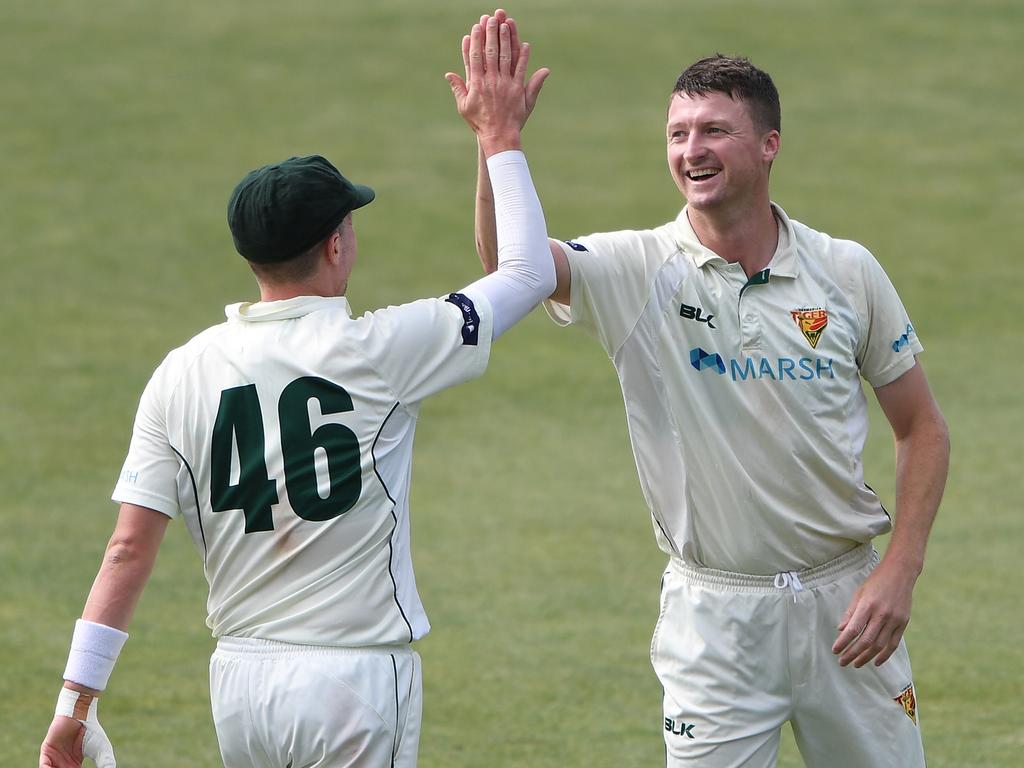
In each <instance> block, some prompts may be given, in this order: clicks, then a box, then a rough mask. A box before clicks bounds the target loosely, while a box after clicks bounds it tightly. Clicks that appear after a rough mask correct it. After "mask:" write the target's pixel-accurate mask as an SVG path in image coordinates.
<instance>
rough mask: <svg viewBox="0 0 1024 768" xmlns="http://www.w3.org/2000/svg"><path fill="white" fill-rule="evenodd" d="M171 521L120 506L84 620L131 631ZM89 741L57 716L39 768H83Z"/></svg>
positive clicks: (78, 687)
mask: <svg viewBox="0 0 1024 768" xmlns="http://www.w3.org/2000/svg"><path fill="white" fill-rule="evenodd" d="M169 520H170V518H168V517H167V515H164V514H161V513H160V512H157V511H155V510H152V509H147V508H146V507H139V506H136V505H134V504H122V505H121V510H120V512H119V513H118V517H117V524H116V525H115V527H114V533H113V535H112V536H111V537H110V541H109V542H108V543H107V549H106V552H105V553H104V555H103V561H102V563H101V564H100V569H99V572H98V573H97V574H96V580H95V581H94V582H93V585H92V589H91V590H90V591H89V597H88V599H87V600H86V602H85V609H84V610H83V611H82V618H83V619H85V620H86V621H91V622H94V623H96V624H103V625H105V626H107V627H113V628H115V629H120V630H124V629H126V628H127V626H128V623H129V621H130V620H131V617H132V614H133V613H134V612H135V606H136V605H137V604H138V602H139V597H140V596H141V595H142V590H143V588H144V587H145V586H146V582H147V581H148V580H149V575H150V573H152V571H153V564H154V563H155V562H156V554H157V551H158V550H159V548H160V543H161V542H162V541H163V537H164V533H165V532H166V530H167V523H168V521H169ZM64 687H65V688H69V689H71V690H74V691H79V692H81V693H85V694H90V695H91V696H98V695H99V693H100V692H99V691H98V690H95V689H92V688H88V687H86V686H84V685H79V684H77V683H73V682H70V681H65V682H64ZM85 735H86V734H85V728H84V727H83V726H82V724H81V723H80V722H79V720H77V719H72V718H70V717H62V716H55V717H54V718H53V721H52V722H51V723H50V728H49V730H48V731H47V733H46V738H45V739H44V741H43V744H42V746H41V747H40V751H39V765H40V766H41V767H42V768H51V767H52V768H65V767H66V766H78V765H81V762H82V756H83V741H84V738H85ZM104 738H105V737H104Z"/></svg>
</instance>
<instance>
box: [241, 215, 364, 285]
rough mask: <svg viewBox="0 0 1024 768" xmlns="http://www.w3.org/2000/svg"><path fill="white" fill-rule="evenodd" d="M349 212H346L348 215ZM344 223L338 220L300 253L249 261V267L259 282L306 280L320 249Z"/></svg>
mask: <svg viewBox="0 0 1024 768" xmlns="http://www.w3.org/2000/svg"><path fill="white" fill-rule="evenodd" d="M348 215H349V214H346V216H348ZM343 223H344V219H342V220H341V221H340V222H338V225H337V226H336V227H335V228H334V229H332V230H331V231H330V232H328V233H327V237H325V238H324V239H323V240H321V241H320V242H318V243H317V244H316V245H314V246H313V247H312V248H307V249H306V250H305V251H303V252H302V253H300V254H299V255H298V256H293V257H292V258H290V259H286V260H285V261H273V262H267V263H264V264H261V263H259V262H255V261H250V262H249V268H250V269H252V272H253V274H254V275H256V277H257V278H258V279H259V280H260V281H261V282H267V283H286V284H287V283H300V282H302V281H303V280H308V279H309V278H311V277H312V276H313V275H314V274H315V273H316V268H317V263H318V262H319V261H320V251H321V250H323V247H324V245H325V244H326V243H327V241H328V240H330V239H331V237H332V236H333V235H335V234H338V233H340V232H341V225H342V224H343Z"/></svg>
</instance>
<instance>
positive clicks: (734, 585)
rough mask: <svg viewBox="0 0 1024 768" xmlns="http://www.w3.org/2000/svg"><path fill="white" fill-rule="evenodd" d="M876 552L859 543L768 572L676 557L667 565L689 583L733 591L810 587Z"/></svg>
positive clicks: (868, 561) (851, 570)
mask: <svg viewBox="0 0 1024 768" xmlns="http://www.w3.org/2000/svg"><path fill="white" fill-rule="evenodd" d="M877 558H878V553H877V552H875V548H874V547H873V546H871V544H861V545H859V546H857V547H854V548H853V549H851V550H850V551H848V552H844V553H843V554H841V555H839V557H836V558H833V559H832V560H829V561H828V562H826V563H822V564H821V565H815V566H812V567H811V568H805V569H803V570H799V571H780V572H779V573H776V574H774V575H772V576H759V575H753V574H746V573H733V572H731V571H720V570H717V569H715V568H701V567H697V566H694V565H689V564H688V563H684V562H683V561H682V560H680V559H679V558H677V557H673V558H671V559H670V560H669V567H670V568H672V569H673V570H675V572H676V573H678V574H679V575H681V576H682V577H683V578H684V579H686V580H687V581H688V582H689V583H691V584H695V585H703V586H710V587H717V588H719V589H727V590H732V591H736V592H775V591H777V590H779V589H783V588H786V587H790V588H791V589H792V588H793V587H794V584H795V585H796V589H795V591H799V590H801V589H814V588H815V587H819V586H821V585H823V584H831V583H832V582H834V581H836V580H837V579H839V578H841V577H843V576H845V575H846V574H848V573H854V572H856V571H859V570H860V569H861V568H864V567H865V566H867V565H869V564H871V563H873V562H875V561H876V560H877Z"/></svg>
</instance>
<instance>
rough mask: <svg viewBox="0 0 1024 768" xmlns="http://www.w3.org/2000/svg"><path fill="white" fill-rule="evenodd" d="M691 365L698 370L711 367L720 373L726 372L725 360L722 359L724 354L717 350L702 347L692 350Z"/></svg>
mask: <svg viewBox="0 0 1024 768" xmlns="http://www.w3.org/2000/svg"><path fill="white" fill-rule="evenodd" d="M690 365H692V366H693V367H694V368H695V369H696V370H698V371H704V370H707V369H708V368H710V369H711V370H713V371H716V372H717V373H718V374H719V375H721V374H723V373H725V361H724V360H722V356H721V355H720V354H718V353H717V352H705V351H704V350H703V349H701V348H700V347H694V348H693V349H691V350H690Z"/></svg>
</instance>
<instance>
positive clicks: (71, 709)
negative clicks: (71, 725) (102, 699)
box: [53, 688, 99, 722]
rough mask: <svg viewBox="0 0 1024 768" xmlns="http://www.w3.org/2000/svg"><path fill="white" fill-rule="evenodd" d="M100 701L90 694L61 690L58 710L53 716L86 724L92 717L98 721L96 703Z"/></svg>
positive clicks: (66, 689)
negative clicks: (68, 718)
mask: <svg viewBox="0 0 1024 768" xmlns="http://www.w3.org/2000/svg"><path fill="white" fill-rule="evenodd" d="M98 701H99V699H98V698H97V697H95V696H93V695H92V694H90V693H81V692H79V691H73V690H71V689H70V688H61V689H60V695H59V696H58V697H57V709H55V710H54V712H53V714H55V715H61V716H62V717H70V718H73V719H75V720H81V721H82V722H85V721H86V720H88V719H89V717H90V716H91V717H92V719H93V720H95V719H96V703H97V702H98Z"/></svg>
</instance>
